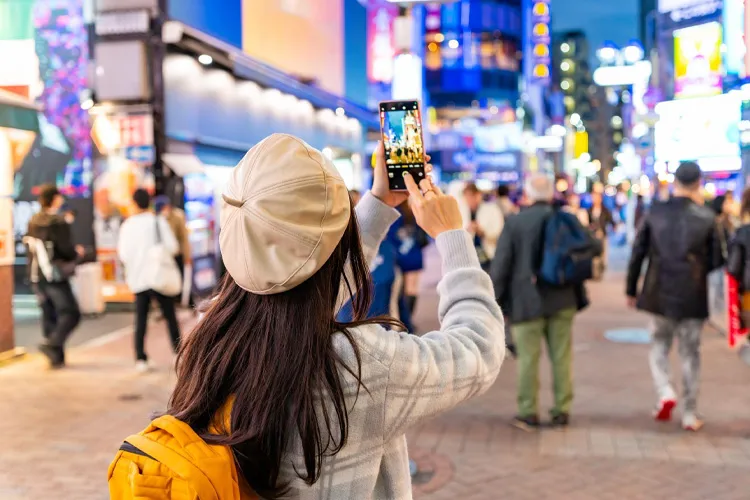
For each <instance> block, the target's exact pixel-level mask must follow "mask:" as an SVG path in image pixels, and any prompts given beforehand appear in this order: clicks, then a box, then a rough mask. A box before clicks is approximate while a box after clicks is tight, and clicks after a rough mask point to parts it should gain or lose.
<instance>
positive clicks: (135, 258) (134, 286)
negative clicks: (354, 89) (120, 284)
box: [117, 189, 180, 372]
mask: <svg viewBox="0 0 750 500" xmlns="http://www.w3.org/2000/svg"><path fill="white" fill-rule="evenodd" d="M133 202H134V203H135V214H134V215H132V216H130V217H128V218H127V219H126V220H125V222H123V223H122V226H121V227H120V237H119V239H118V243H117V255H118V257H119V258H120V261H122V263H123V266H124V267H125V280H126V282H127V284H128V287H129V288H130V291H131V292H133V294H135V356H136V365H135V366H136V370H137V371H139V372H145V371H148V369H149V364H148V356H147V355H146V350H145V339H146V330H147V327H148V313H149V309H150V307H151V300H152V299H153V300H156V302H158V304H159V308H160V309H161V312H162V315H163V316H164V320H165V321H166V323H167V330H168V331H169V338H170V340H171V342H172V348H173V349H174V352H175V353H176V352H177V349H178V347H179V345H180V327H179V324H178V322H177V313H176V311H175V303H174V297H168V296H166V295H162V294H161V293H159V292H157V291H156V290H153V289H152V286H151V276H149V273H150V266H149V265H148V262H149V261H150V259H151V255H152V254H151V252H150V250H151V249H152V248H153V247H154V246H156V245H162V246H163V247H164V249H165V251H167V252H169V253H170V254H172V255H176V254H177V253H178V252H179V251H180V245H179V243H178V242H177V239H176V238H175V236H174V234H173V232H172V230H171V228H170V226H169V224H168V223H167V221H166V220H165V219H164V217H162V216H157V215H155V214H154V213H153V212H151V211H150V210H149V207H150V205H151V195H149V194H148V192H147V191H146V190H145V189H137V190H136V191H135V192H134V193H133Z"/></svg>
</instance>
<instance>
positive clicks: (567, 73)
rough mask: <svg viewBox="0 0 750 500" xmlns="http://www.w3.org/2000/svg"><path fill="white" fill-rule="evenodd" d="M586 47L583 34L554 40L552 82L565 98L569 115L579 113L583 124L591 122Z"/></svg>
mask: <svg viewBox="0 0 750 500" xmlns="http://www.w3.org/2000/svg"><path fill="white" fill-rule="evenodd" d="M589 55H590V54H589V43H588V40H586V35H585V34H584V33H583V31H569V32H565V33H558V34H556V35H554V36H553V42H552V81H553V83H554V85H555V86H556V87H558V88H560V90H562V92H563V94H564V95H565V98H564V101H563V102H564V103H565V110H566V113H567V114H568V115H571V114H573V113H578V115H579V116H580V117H581V118H582V119H583V121H584V124H585V123H586V122H587V121H590V120H592V119H593V112H594V111H593V109H592V107H591V93H592V87H593V79H592V78H591V68H590V66H589Z"/></svg>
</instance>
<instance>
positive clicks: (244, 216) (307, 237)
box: [219, 134, 351, 295]
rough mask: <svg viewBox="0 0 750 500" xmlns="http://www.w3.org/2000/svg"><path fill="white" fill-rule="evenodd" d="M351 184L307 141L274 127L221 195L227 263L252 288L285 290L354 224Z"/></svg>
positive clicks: (239, 281)
mask: <svg viewBox="0 0 750 500" xmlns="http://www.w3.org/2000/svg"><path fill="white" fill-rule="evenodd" d="M350 217H351V204H350V201H349V192H348V191H347V188H346V184H344V181H343V179H342V178H341V176H340V175H339V173H338V171H337V170H336V167H334V165H333V163H332V162H331V160H330V159H328V158H327V157H326V156H325V155H324V154H323V153H321V152H320V151H318V150H317V149H315V148H313V147H311V146H310V145H308V144H307V143H305V142H304V141H303V140H301V139H298V138H296V137H294V136H291V135H287V134H273V135H271V136H269V137H267V138H266V139H264V140H263V141H261V142H260V143H258V144H257V145H256V146H255V147H253V148H252V149H250V151H248V152H247V154H246V155H245V157H244V158H243V159H242V161H240V163H239V164H238V165H237V166H236V167H235V168H234V169H233V171H232V174H231V176H230V179H229V182H228V183H227V185H226V187H225V189H224V192H223V194H222V200H221V217H220V218H221V231H220V233H219V246H220V248H221V255H222V259H223V261H224V266H225V267H226V269H227V272H228V273H229V275H230V276H231V277H232V278H233V279H234V281H235V283H237V285H239V286H240V287H241V288H243V289H244V290H247V291H248V292H251V293H255V294H259V295H271V294H277V293H282V292H286V291H288V290H291V289H292V288H294V287H296V286H297V285H299V284H301V283H303V282H304V281H306V280H307V279H308V278H310V277H311V276H313V275H314V274H315V273H316V272H318V270H320V268H321V267H323V265H324V264H325V263H326V261H327V260H328V259H329V257H330V256H331V254H332V253H333V251H334V250H335V249H336V247H337V246H338V244H339V242H340V241H341V238H342V237H343V235H344V232H345V231H346V228H347V226H348V225H349V218H350Z"/></svg>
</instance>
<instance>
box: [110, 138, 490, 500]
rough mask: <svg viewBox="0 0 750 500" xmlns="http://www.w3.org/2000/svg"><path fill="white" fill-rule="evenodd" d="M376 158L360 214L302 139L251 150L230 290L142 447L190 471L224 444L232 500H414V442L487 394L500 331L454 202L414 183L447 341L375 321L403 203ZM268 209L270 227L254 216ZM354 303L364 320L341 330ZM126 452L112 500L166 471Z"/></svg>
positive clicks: (188, 346) (227, 202) (232, 243)
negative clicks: (440, 419) (377, 291)
mask: <svg viewBox="0 0 750 500" xmlns="http://www.w3.org/2000/svg"><path fill="white" fill-rule="evenodd" d="M377 155H378V157H377V163H376V167H375V171H374V182H373V187H372V189H371V191H370V192H369V193H366V194H365V195H364V196H363V197H362V200H361V201H360V203H359V204H358V205H357V207H356V209H355V208H352V206H351V202H350V199H349V196H348V194H347V191H346V186H345V185H344V181H343V179H342V178H341V176H340V175H339V173H338V172H337V171H336V167H335V166H334V165H333V163H332V162H331V160H329V159H328V158H327V157H326V156H325V155H324V154H323V153H322V152H320V151H318V150H316V149H313V148H312V147H310V146H309V145H307V144H306V143H304V142H303V141H302V140H300V139H297V138H296V137H292V136H289V135H286V134H274V135H272V136H270V137H268V138H266V139H265V140H263V141H261V142H260V143H259V144H258V145H257V146H255V147H254V148H253V149H251V150H250V152H249V153H248V154H247V155H246V156H245V158H244V159H243V160H242V161H241V162H240V164H239V165H238V166H237V167H236V168H235V170H234V172H233V174H232V177H231V180H230V181H229V183H228V185H227V186H226V188H225V190H224V194H223V198H222V201H221V203H222V216H221V222H222V232H221V240H220V245H221V247H222V255H223V257H224V260H225V264H226V268H227V277H226V279H225V280H224V282H223V283H222V284H221V286H220V287H219V290H218V294H217V296H216V300H213V301H212V302H211V303H210V306H209V308H208V310H207V311H206V313H205V316H204V318H203V320H202V321H201V322H200V323H199V324H198V326H197V327H196V329H195V331H194V332H193V333H191V335H189V336H188V337H187V338H186V341H185V345H184V346H183V348H182V349H181V351H180V354H179V359H178V362H177V382H176V385H175V388H174V391H173V393H172V396H171V398H170V401H169V406H168V408H167V411H166V416H165V417H162V419H161V420H160V421H159V425H162V427H151V428H150V429H151V431H146V433H145V434H146V435H145V436H144V435H142V437H144V439H138V438H136V439H135V441H137V442H140V443H143V442H146V444H147V445H149V444H153V445H154V446H148V448H151V449H152V450H155V451H157V452H158V451H160V450H161V449H162V447H163V446H165V445H166V446H169V445H172V446H174V447H175V449H177V450H179V451H178V452H176V453H172V454H170V456H179V455H182V456H183V457H184V456H185V455H184V454H185V453H189V452H190V451H191V450H192V449H196V448H198V449H205V448H206V447H207V445H208V446H211V445H213V446H211V448H212V450H213V452H214V453H212V455H211V456H213V457H215V458H214V459H213V460H212V461H211V462H206V465H207V467H206V469H205V471H206V473H207V474H209V473H213V474H215V475H221V478H219V479H217V480H216V481H214V480H213V478H212V479H211V484H222V485H227V488H231V491H230V493H233V494H234V495H235V496H233V497H231V498H240V497H241V498H243V499H249V498H255V495H254V494H257V495H258V496H260V497H262V498H267V499H275V498H282V497H283V498H285V499H289V500H294V499H311V498H329V499H365V498H383V499H385V498H393V499H403V500H407V499H410V498H411V497H412V489H411V477H410V474H409V468H408V466H407V464H408V455H407V446H406V436H405V434H406V432H407V431H408V430H409V429H411V428H413V427H415V426H419V425H420V424H422V423H423V422H425V421H426V420H427V419H430V418H433V417H435V416H437V415H440V414H442V413H444V412H446V411H448V410H450V409H451V408H453V407H455V406H457V405H459V404H460V403H462V402H463V401H466V400H468V399H470V398H472V397H474V396H477V395H479V394H481V393H483V392H485V391H486V390H487V389H489V388H490V387H491V386H492V384H493V383H494V381H495V379H496V378H497V374H498V372H499V369H500V366H501V364H502V361H503V356H504V346H503V333H502V332H503V321H502V315H501V313H500V308H499V307H498V306H497V304H496V303H495V299H494V295H493V291H492V283H491V281H490V279H489V276H487V274H486V273H485V272H483V271H482V270H481V268H480V267H479V261H478V259H477V255H476V252H475V250H474V246H473V244H472V239H471V237H470V235H469V234H468V233H467V232H466V231H464V230H463V229H462V225H463V224H462V220H461V213H460V210H459V208H458V204H457V202H456V200H455V199H454V198H451V197H449V196H446V195H444V194H443V193H442V192H441V191H440V189H439V188H438V187H436V186H435V185H433V184H432V183H431V181H430V180H429V179H423V180H422V181H421V182H420V183H419V186H418V185H417V184H416V181H415V180H414V179H413V178H412V177H410V176H409V175H408V174H407V176H406V184H407V187H408V193H409V194H408V196H410V197H411V199H412V206H413V211H414V217H415V219H416V221H417V223H418V224H419V225H420V227H422V229H424V230H425V231H426V232H427V234H429V235H430V237H432V238H435V240H436V246H437V249H438V252H439V253H440V255H441V259H442V264H443V266H442V269H443V273H444V275H443V278H442V280H441V282H440V284H439V285H438V293H439V294H440V301H441V302H440V325H441V326H440V329H439V330H437V331H433V332H430V333H427V334H426V335H424V336H422V337H419V336H416V335H406V334H404V333H401V332H398V331H395V330H394V329H393V328H396V327H398V328H399V329H400V328H401V325H399V324H398V323H397V322H396V321H394V320H392V319H391V320H386V321H385V322H386V323H388V324H389V327H388V328H386V327H383V326H382V324H383V323H384V318H370V319H368V318H366V315H367V311H368V309H369V302H370V297H371V288H370V286H371V284H370V275H369V272H368V263H369V261H370V260H371V258H372V257H373V256H374V255H375V252H376V250H377V248H378V247H379V246H380V243H381V241H382V240H383V238H384V237H385V236H386V234H387V232H388V229H389V227H390V225H391V224H392V223H393V222H394V221H395V220H396V219H397V218H398V217H399V213H398V211H397V210H395V208H394V207H397V206H399V205H400V204H401V203H403V202H404V201H405V200H406V197H407V194H406V193H404V192H391V191H389V189H388V174H387V170H386V165H385V158H384V156H383V146H382V144H380V145H379V146H378V149H377ZM430 169H431V166H430V165H428V166H427V170H428V171H429V170H430ZM248 175H252V177H253V179H254V180H255V181H254V182H244V180H245V179H247V178H248ZM303 180H304V182H302V181H303ZM295 181H296V182H295ZM321 200H326V203H321V202H320V201H321ZM268 206H272V207H275V210H274V211H273V214H272V215H273V218H272V219H271V221H270V222H268V225H267V219H266V218H265V216H264V217H263V218H262V219H261V218H259V217H260V215H258V214H259V212H258V210H257V208H258V207H268ZM266 213H267V212H266ZM270 242H275V243H276V244H275V245H274V246H271V245H269V243H270ZM248 262H250V263H252V265H247V263H248ZM348 300H351V301H352V302H353V311H354V320H353V321H352V322H349V323H341V322H338V321H336V313H337V310H338V308H339V304H343V303H345V302H346V301H348ZM164 428H166V430H165V429H164ZM159 429H161V430H159ZM170 429H175V432H174V433H170V432H168V431H169V430H170ZM183 432H187V433H188V434H187V436H186V435H185V434H183ZM175 434H178V435H182V436H183V437H190V439H189V442H190V443H191V445H190V446H189V447H187V448H182V447H181V445H180V442H185V439H182V440H181V441H179V442H178V440H176V439H174V438H173V437H172V436H174V435H175ZM149 435H153V439H154V440H152V439H149ZM130 439H131V438H128V443H130V444H131V446H126V445H123V449H124V450H127V449H130V450H131V451H130V452H128V451H122V452H120V453H119V454H118V458H117V459H116V461H115V463H114V464H113V465H112V466H111V468H110V471H112V472H111V479H110V482H109V485H110V492H113V491H114V492H115V493H116V494H119V493H120V492H121V491H122V489H125V488H129V485H130V484H131V482H130V480H129V478H130V477H132V473H131V472H129V471H131V470H134V469H133V467H138V465H136V464H137V463H146V462H148V464H153V465H155V464H156V462H155V461H153V460H151V461H149V459H148V458H147V457H144V456H143V455H139V454H137V452H135V450H133V449H132V446H133V445H134V444H135V443H132V442H131V441H130ZM148 455H150V456H152V457H153V456H154V455H153V454H152V453H148ZM205 456H207V455H201V457H205ZM221 457H224V460H225V461H226V462H225V463H226V464H227V466H226V467H218V466H217V465H216V464H217V461H218V460H219V458H221ZM193 463H195V462H193ZM140 470H143V469H142V468H141V469H140ZM152 470H158V471H159V472H160V473H162V474H164V468H163V467H154V468H153V469H152ZM175 477H177V475H175ZM233 478H234V479H233ZM178 479H179V477H178ZM178 479H175V480H174V481H172V482H171V484H173V485H174V484H175V481H178ZM183 482H184V480H183ZM169 483H170V481H169V480H166V481H161V480H160V481H159V484H163V485H168V484H169ZM152 484H157V483H156V482H152ZM164 487H166V486H164ZM253 493H254V494H253ZM241 494H242V495H243V496H241ZM197 496H200V497H201V498H203V496H202V495H200V494H199V495H197ZM113 498H120V497H118V496H114V495H113ZM228 498H229V497H228Z"/></svg>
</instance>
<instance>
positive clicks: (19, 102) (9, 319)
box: [0, 90, 39, 357]
mask: <svg viewBox="0 0 750 500" xmlns="http://www.w3.org/2000/svg"><path fill="white" fill-rule="evenodd" d="M38 134H39V119H38V109H37V107H36V106H35V105H34V104H32V103H29V102H28V100H26V99H23V98H21V97H19V96H17V95H15V94H11V93H9V92H5V91H2V90H0V283H3V285H2V286H0V357H2V356H4V354H3V353H8V352H11V351H12V350H13V349H14V347H15V344H14V340H13V323H14V321H13V266H14V264H15V260H16V256H15V253H16V252H15V246H16V245H15V238H14V234H15V231H14V220H13V195H14V192H15V184H14V182H13V179H14V175H15V173H16V171H17V170H18V169H19V168H20V167H21V165H22V164H23V160H24V158H26V155H27V154H28V152H29V150H30V149H31V147H32V145H33V144H34V140H35V139H36V137H37V135H38Z"/></svg>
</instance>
